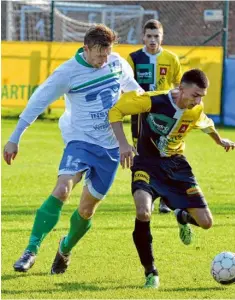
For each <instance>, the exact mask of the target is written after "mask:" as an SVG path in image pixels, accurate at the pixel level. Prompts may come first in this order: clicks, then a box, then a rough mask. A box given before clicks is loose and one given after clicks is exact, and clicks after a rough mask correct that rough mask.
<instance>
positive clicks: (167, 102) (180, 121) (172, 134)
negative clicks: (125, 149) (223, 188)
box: [109, 91, 216, 157]
mask: <svg viewBox="0 0 235 300" xmlns="http://www.w3.org/2000/svg"><path fill="white" fill-rule="evenodd" d="M135 114H141V116H140V132H139V137H138V144H137V151H138V154H139V155H141V156H145V157H155V156H156V155H157V156H161V157H169V156H172V155H176V154H182V153H183V151H184V148H185V143H184V137H185V136H186V135H187V134H188V133H189V132H190V130H192V129H194V128H199V129H201V130H202V131H204V132H205V133H211V132H216V130H215V127H214V123H213V121H212V120H211V119H209V118H208V117H207V116H206V114H205V113H204V112H203V103H201V104H200V105H196V106H195V107H194V108H193V109H180V108H178V106H177V105H176V104H175V103H174V101H173V99H172V96H171V91H164V92H162V91H161V92H160V91H155V92H145V93H144V94H142V95H139V94H138V93H137V92H129V93H124V94H123V95H122V96H121V98H120V99H119V101H118V102H117V103H116V104H115V106H114V107H113V108H111V110H110V111H109V119H110V122H111V123H113V122H118V121H122V119H123V117H124V116H126V115H135Z"/></svg>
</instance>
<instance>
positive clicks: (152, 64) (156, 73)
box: [127, 19, 182, 213]
mask: <svg viewBox="0 0 235 300" xmlns="http://www.w3.org/2000/svg"><path fill="white" fill-rule="evenodd" d="M162 41H163V27H162V24H161V23H160V22H159V21H157V20H154V19H151V20H148V21H147V22H146V23H145V25H144V27H143V42H144V47H143V48H142V49H139V50H137V51H135V52H132V53H130V55H129V56H128V58H127V61H128V62H129V64H130V65H131V67H132V69H133V71H134V74H135V79H136V81H137V82H138V83H139V85H140V86H141V87H142V88H143V89H144V90H145V91H155V90H158V91H165V90H169V89H171V88H172V87H177V86H179V83H180V79H181V76H182V74H181V67H180V62H179V59H178V57H177V55H175V54H174V53H172V52H170V51H168V50H166V49H164V48H162V46H161V45H162ZM138 131H139V122H138V115H133V116H131V132H132V139H133V144H134V145H135V146H136V143H137V138H138ZM170 211H171V210H170V209H169V208H168V207H167V206H166V204H165V202H164V201H163V199H160V205H159V212H160V213H168V212H170Z"/></svg>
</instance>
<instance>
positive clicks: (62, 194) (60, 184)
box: [52, 173, 82, 200]
mask: <svg viewBox="0 0 235 300" xmlns="http://www.w3.org/2000/svg"><path fill="white" fill-rule="evenodd" d="M81 178H82V173H77V174H75V175H60V176H59V177H58V179H57V182H56V185H55V188H54V190H53V192H52V195H53V196H55V197H56V198H59V199H61V200H66V199H67V198H68V197H69V195H70V193H71V191H72V189H73V188H74V187H75V186H76V184H77V183H78V182H79V181H80V180H81Z"/></svg>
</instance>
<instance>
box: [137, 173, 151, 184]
mask: <svg viewBox="0 0 235 300" xmlns="http://www.w3.org/2000/svg"><path fill="white" fill-rule="evenodd" d="M138 180H141V181H144V182H146V183H149V181H150V176H149V174H148V173H146V172H144V171H136V172H135V174H134V179H133V181H134V182H135V181H138Z"/></svg>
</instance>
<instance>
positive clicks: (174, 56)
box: [162, 48, 178, 60]
mask: <svg viewBox="0 0 235 300" xmlns="http://www.w3.org/2000/svg"><path fill="white" fill-rule="evenodd" d="M162 55H163V56H165V57H168V58H169V59H173V60H176V59H177V60H178V55H177V54H176V53H174V52H172V51H170V50H168V49H165V48H163V49H162Z"/></svg>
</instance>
